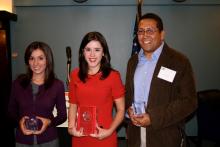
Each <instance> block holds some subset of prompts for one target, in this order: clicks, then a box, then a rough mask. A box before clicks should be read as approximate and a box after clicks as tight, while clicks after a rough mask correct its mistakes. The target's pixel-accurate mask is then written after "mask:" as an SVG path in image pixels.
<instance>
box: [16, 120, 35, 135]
mask: <svg viewBox="0 0 220 147" xmlns="http://www.w3.org/2000/svg"><path fill="white" fill-rule="evenodd" d="M26 119H29V117H28V116H23V117H22V118H21V119H20V121H19V127H20V129H21V131H22V132H23V134H24V135H31V134H33V131H32V130H28V129H27V128H26V126H25V120H26Z"/></svg>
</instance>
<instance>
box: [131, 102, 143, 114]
mask: <svg viewBox="0 0 220 147" xmlns="http://www.w3.org/2000/svg"><path fill="white" fill-rule="evenodd" d="M132 107H133V111H134V114H135V115H140V114H143V113H145V102H134V103H133V104H132Z"/></svg>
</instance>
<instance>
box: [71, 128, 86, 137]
mask: <svg viewBox="0 0 220 147" xmlns="http://www.w3.org/2000/svg"><path fill="white" fill-rule="evenodd" d="M68 132H69V134H70V135H73V136H75V137H83V136H85V135H83V128H80V130H79V131H77V129H76V127H75V126H74V127H71V128H69V127H68Z"/></svg>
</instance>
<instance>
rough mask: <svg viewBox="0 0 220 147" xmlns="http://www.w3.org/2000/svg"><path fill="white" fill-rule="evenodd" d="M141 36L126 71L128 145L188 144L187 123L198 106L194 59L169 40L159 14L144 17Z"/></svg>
mask: <svg viewBox="0 0 220 147" xmlns="http://www.w3.org/2000/svg"><path fill="white" fill-rule="evenodd" d="M137 36H138V43H139V44H140V47H141V50H140V52H139V53H138V54H135V55H133V56H132V57H131V58H130V59H129V61H128V65H127V75H126V95H125V98H126V109H127V113H128V116H129V119H130V120H131V121H130V122H129V123H128V127H127V138H128V147H185V146H186V143H185V141H184V130H183V128H184V123H185V120H186V117H187V116H189V115H190V114H191V113H192V112H193V111H194V110H195V109H196V108H197V98H196V88H195V82H194V76H193V70H192V67H191V64H190V61H189V60H188V58H187V57H186V56H185V55H183V54H182V53H180V52H178V51H176V50H174V49H171V48H170V47H169V46H168V45H167V44H166V42H165V41H164V37H165V31H164V29H163V23H162V20H161V18H160V17H159V16H157V15H156V14H153V13H148V14H145V15H143V16H142V17H141V18H140V21H139V24H138V31H137Z"/></svg>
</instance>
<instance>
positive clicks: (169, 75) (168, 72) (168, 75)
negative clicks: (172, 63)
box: [157, 66, 176, 83]
mask: <svg viewBox="0 0 220 147" xmlns="http://www.w3.org/2000/svg"><path fill="white" fill-rule="evenodd" d="M175 75H176V71H174V70H172V69H169V68H166V67H163V66H161V68H160V71H159V74H158V75H157V77H158V78H160V79H163V80H166V81H168V82H171V83H172V82H173V80H174V77H175Z"/></svg>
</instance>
